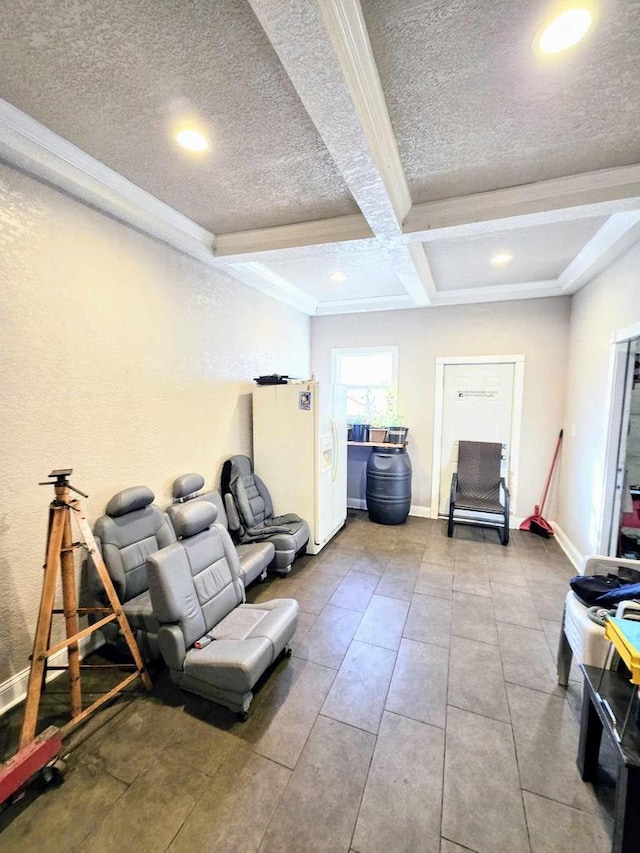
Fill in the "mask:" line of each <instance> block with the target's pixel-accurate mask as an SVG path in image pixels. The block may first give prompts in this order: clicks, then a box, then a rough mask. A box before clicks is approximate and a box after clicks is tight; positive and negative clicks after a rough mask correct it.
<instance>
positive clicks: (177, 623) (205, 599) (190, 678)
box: [147, 501, 298, 719]
mask: <svg viewBox="0 0 640 853" xmlns="http://www.w3.org/2000/svg"><path fill="white" fill-rule="evenodd" d="M216 517H217V511H216V508H215V506H214V505H213V504H212V503H210V502H209V501H190V502H187V503H186V504H184V505H183V506H180V507H178V509H177V510H176V512H175V514H174V524H175V531H176V534H177V536H178V541H177V542H174V543H173V544H171V545H168V546H167V547H166V548H163V549H162V550H161V551H157V552H156V553H155V554H153V555H151V556H150V557H149V558H148V559H147V577H148V579H149V590H150V593H151V600H152V602H153V610H154V613H155V614H156V617H157V619H158V620H159V622H160V623H161V627H160V630H159V632H158V644H159V646H160V652H161V654H162V657H163V658H164V661H165V663H166V664H167V666H168V667H169V671H170V675H171V680H172V681H173V682H174V683H175V684H177V685H179V686H180V687H182V688H183V689H184V690H188V691H190V692H192V693H197V694H198V695H199V696H204V697H205V698H206V699H212V700H213V701H215V702H218V703H219V704H221V705H225V706H226V707H227V708H231V710H232V711H236V712H237V713H238V716H239V718H240V719H246V717H247V712H248V709H249V705H250V704H251V700H252V698H253V693H252V690H253V687H254V685H255V683H256V682H257V681H258V679H259V678H260V676H261V675H262V674H263V673H264V671H265V670H266V669H267V668H268V667H269V666H270V665H271V664H272V663H273V662H274V661H275V660H276V658H277V657H278V656H279V655H280V654H281V653H282V652H285V653H286V654H290V648H289V641H290V640H291V637H292V636H293V634H294V632H295V630H296V626H297V623H298V602H297V601H294V600H293V599H279V600H274V601H266V602H262V603H261V604H245V603H244V587H243V585H242V582H241V580H240V576H239V572H240V562H239V559H238V555H237V553H236V549H235V548H234V546H233V542H232V541H231V537H230V536H229V534H228V533H227V531H226V530H225V529H224V527H223V526H222V525H220V524H215V520H216Z"/></svg>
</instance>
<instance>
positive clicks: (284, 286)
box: [229, 261, 318, 315]
mask: <svg viewBox="0 0 640 853" xmlns="http://www.w3.org/2000/svg"><path fill="white" fill-rule="evenodd" d="M233 270H235V271H237V273H239V277H240V279H241V280H242V281H243V282H245V283H246V284H249V285H250V286H251V287H254V288H255V289H256V290H261V291H262V292H263V293H266V294H267V296H273V297H274V298H275V299H278V300H280V302H286V303H287V304H288V305H291V306H292V307H293V308H297V309H298V311H304V312H305V313H306V314H310V315H312V314H315V313H316V311H317V308H318V301H317V300H316V299H314V298H313V297H312V296H309V294H308V293H305V292H304V291H303V290H301V289H300V288H299V287H296V286H295V284H291V282H290V281H288V279H286V278H283V277H282V276H281V275H278V273H276V272H274V271H273V270H271V269H269V267H267V266H265V265H264V264H261V263H258V262H257V261H250V262H248V263H240V264H229V271H233Z"/></svg>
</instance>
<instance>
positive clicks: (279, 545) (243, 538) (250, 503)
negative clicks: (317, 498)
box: [222, 456, 309, 575]
mask: <svg viewBox="0 0 640 853" xmlns="http://www.w3.org/2000/svg"><path fill="white" fill-rule="evenodd" d="M222 494H223V496H224V505H225V509H226V511H227V518H228V521H229V529H230V530H231V533H232V534H233V536H234V539H235V540H236V541H237V542H239V543H240V544H243V545H244V544H248V543H251V542H272V543H273V545H274V546H275V549H276V550H275V556H274V559H273V562H272V564H271V565H270V566H269V569H270V570H272V571H275V572H277V573H278V574H279V575H286V574H287V573H288V572H289V571H291V564H292V563H293V561H294V560H295V558H296V556H297V555H298V554H300V553H304V551H305V547H306V544H307V542H308V541H309V525H308V524H307V522H306V521H305V520H304V519H303V518H300V516H298V515H295V514H294V513H289V514H288V515H278V516H274V514H273V502H272V500H271V495H270V494H269V490H268V489H267V487H266V485H265V484H264V482H263V481H262V480H261V479H260V477H258V475H257V474H254V472H253V465H252V463H251V459H249V457H248V456H232V457H231V459H228V460H227V461H226V462H225V463H224V466H223V468H222Z"/></svg>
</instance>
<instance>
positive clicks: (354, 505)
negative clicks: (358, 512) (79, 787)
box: [347, 498, 367, 509]
mask: <svg viewBox="0 0 640 853" xmlns="http://www.w3.org/2000/svg"><path fill="white" fill-rule="evenodd" d="M366 508H367V502H366V500H365V499H364V498H347V509H366Z"/></svg>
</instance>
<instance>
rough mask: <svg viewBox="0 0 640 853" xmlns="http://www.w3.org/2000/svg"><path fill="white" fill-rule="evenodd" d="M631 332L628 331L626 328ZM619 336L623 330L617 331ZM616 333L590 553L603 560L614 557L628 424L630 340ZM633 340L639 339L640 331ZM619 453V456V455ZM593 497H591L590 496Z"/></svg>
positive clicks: (612, 347)
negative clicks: (598, 508)
mask: <svg viewBox="0 0 640 853" xmlns="http://www.w3.org/2000/svg"><path fill="white" fill-rule="evenodd" d="M628 328H631V327H628ZM621 332H622V334H625V333H626V330H621ZM617 334H618V333H615V334H614V335H613V337H614V340H613V341H611V349H610V354H609V371H608V380H607V388H608V393H607V406H608V411H607V432H606V436H605V446H604V453H603V458H604V464H603V468H602V482H601V488H600V495H601V496H602V498H601V511H600V512H599V513H598V512H597V513H596V517H597V519H598V523H599V528H598V530H597V531H596V536H595V537H594V539H595V540H596V541H595V542H594V543H593V544H594V546H595V547H594V550H596V551H597V552H598V553H599V554H602V555H604V556H610V555H611V556H615V553H614V552H615V548H616V542H617V531H616V533H615V534H614V523H615V522H616V521H617V519H618V518H619V517H620V511H621V488H618V486H620V487H622V484H623V482H624V474H623V471H621V470H620V468H619V463H620V457H621V455H624V453H625V452H626V441H627V436H626V433H625V431H624V430H623V429H622V427H623V425H624V424H628V422H629V409H630V402H631V401H630V395H629V393H628V392H629V390H630V385H631V382H632V373H633V371H631V372H628V367H629V342H630V340H631V339H630V338H626V337H625V338H623V340H621V341H617V340H615V338H616V337H617ZM636 337H640V331H639V333H638V335H637V336H636ZM621 451H622V454H621ZM594 497H595V495H594Z"/></svg>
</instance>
